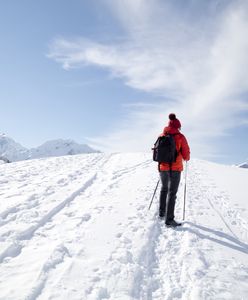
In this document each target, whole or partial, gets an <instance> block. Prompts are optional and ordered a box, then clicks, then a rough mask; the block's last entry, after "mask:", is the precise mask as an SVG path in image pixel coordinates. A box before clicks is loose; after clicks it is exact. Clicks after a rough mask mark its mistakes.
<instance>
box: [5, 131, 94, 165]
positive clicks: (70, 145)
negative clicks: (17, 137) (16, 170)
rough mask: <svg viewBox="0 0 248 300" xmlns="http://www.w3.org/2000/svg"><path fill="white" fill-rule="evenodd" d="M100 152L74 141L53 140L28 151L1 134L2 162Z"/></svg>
mask: <svg viewBox="0 0 248 300" xmlns="http://www.w3.org/2000/svg"><path fill="white" fill-rule="evenodd" d="M97 152H100V151H98V150H95V149H93V148H91V147H90V146H88V145H86V144H78V143H76V142H74V141H73V140H63V139H58V140H52V141H48V142H46V143H44V144H42V145H41V146H39V147H37V148H32V149H27V148H25V147H23V146H22V145H20V144H19V143H16V142H15V141H14V140H13V139H12V138H10V137H8V136H7V135H5V134H0V161H1V162H7V160H9V161H20V160H26V159H33V158H41V157H50V156H63V155H75V154H81V153H97Z"/></svg>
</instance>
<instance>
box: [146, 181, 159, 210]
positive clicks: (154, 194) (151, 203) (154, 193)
mask: <svg viewBox="0 0 248 300" xmlns="http://www.w3.org/2000/svg"><path fill="white" fill-rule="evenodd" d="M159 181H160V179H159V180H158V182H157V185H156V187H155V190H154V193H153V196H152V200H151V202H150V205H149V208H148V210H150V208H151V206H152V202H153V199H154V196H155V194H156V191H157V188H158V184H159Z"/></svg>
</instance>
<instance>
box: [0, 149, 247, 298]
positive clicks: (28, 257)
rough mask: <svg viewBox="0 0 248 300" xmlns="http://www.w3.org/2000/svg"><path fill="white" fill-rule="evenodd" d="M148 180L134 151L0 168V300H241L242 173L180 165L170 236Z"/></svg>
mask: <svg viewBox="0 0 248 300" xmlns="http://www.w3.org/2000/svg"><path fill="white" fill-rule="evenodd" d="M157 180H158V174H157V168H156V164H155V163H154V162H152V160H151V156H150V155H148V154H143V153H126V154H120V153H114V154H102V153H93V154H84V155H74V156H61V157H54V158H46V159H44V158H43V159H35V160H28V161H21V162H16V163H12V164H2V165H0V188H1V189H0V274H1V276H0V299H1V300H12V299H13V300H16V299H18V300H19V299H21V300H22V299H23V300H24V299H25V300H27V299H28V300H34V299H37V300H43V299H44V300H45V299H46V300H47V299H59V300H61V299H62V300H65V299H66V300H67V299H73V300H74V299H75V300H79V299H81V300H82V299H86V300H88V299H89V300H104V299H110V300H131V299H132V300H135V299H140V300H141V299H142V300H143V299H154V300H166V299H167V300H169V299H170V300H172V299H173V300H174V299H184V300H188V299H193V300H194V299H196V300H198V299H232V300H233V299H240V300H241V299H248V260H247V254H248V202H247V187H246V184H247V182H248V172H247V170H245V169H242V168H237V167H232V166H223V165H218V164H213V163H210V162H206V161H200V160H192V161H190V162H189V163H188V173H187V198H186V220H185V221H184V223H183V226H182V227H181V228H177V229H172V228H167V227H165V226H164V223H163V221H161V220H159V219H158V214H157V208H158V193H157V194H156V197H155V199H154V203H153V205H152V207H151V209H150V210H148V206H149V204H150V200H151V197H152V194H153V191H154V188H155V186H156V182H157ZM184 180H185V174H182V180H181V183H180V188H179V192H178V199H177V205H176V217H177V220H180V219H181V218H182V213H183V212H182V207H183V195H184V194H183V191H184V183H185V181H184Z"/></svg>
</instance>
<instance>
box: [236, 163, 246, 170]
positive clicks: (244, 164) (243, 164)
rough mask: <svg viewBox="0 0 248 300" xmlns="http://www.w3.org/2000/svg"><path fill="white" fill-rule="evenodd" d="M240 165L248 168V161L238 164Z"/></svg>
mask: <svg viewBox="0 0 248 300" xmlns="http://www.w3.org/2000/svg"><path fill="white" fill-rule="evenodd" d="M238 167H240V168H244V169H248V162H245V163H242V164H240V165H238Z"/></svg>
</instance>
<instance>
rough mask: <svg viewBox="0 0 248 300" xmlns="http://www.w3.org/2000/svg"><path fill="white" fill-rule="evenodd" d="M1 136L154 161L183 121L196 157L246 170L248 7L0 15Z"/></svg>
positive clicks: (38, 7) (24, 7) (10, 10)
mask: <svg viewBox="0 0 248 300" xmlns="http://www.w3.org/2000/svg"><path fill="white" fill-rule="evenodd" d="M0 22H1V26H0V36H1V55H0V65H1V68H0V80H1V89H0V105H1V106H0V107H1V109H0V133H1V132H2V133H5V134H7V135H8V136H10V137H12V138H13V139H15V140H16V141H17V142H19V143H21V144H22V145H23V146H25V147H29V148H30V147H36V146H39V145H40V144H42V143H44V142H45V141H47V140H52V139H57V138H63V139H73V140H75V141H76V142H78V143H87V144H89V145H91V146H93V147H95V148H97V149H100V150H102V151H111V152H122V151H131V152H133V151H145V152H149V151H150V149H151V147H152V145H153V143H154V142H155V140H156V137H157V135H158V134H160V133H161V132H162V130H163V128H164V126H166V125H167V123H168V114H169V113H171V112H174V113H176V115H177V117H178V119H179V120H180V121H181V123H182V133H183V134H184V135H185V136H186V138H187V140H188V142H189V144H190V147H191V153H192V157H195V158H201V159H207V160H211V161H216V162H220V163H228V164H235V163H240V162H243V161H245V160H248V134H247V130H248V55H247V53H248V1H245V0H243V1H242V0H209V1H204V0H150V1H147V0H71V1H65V0H53V1H49V0H42V1H32V0H22V1H19V0H11V1H1V3H0Z"/></svg>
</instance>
